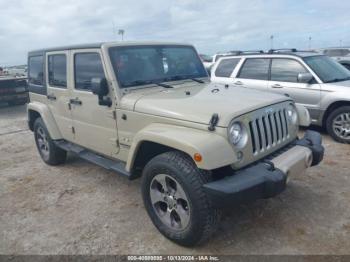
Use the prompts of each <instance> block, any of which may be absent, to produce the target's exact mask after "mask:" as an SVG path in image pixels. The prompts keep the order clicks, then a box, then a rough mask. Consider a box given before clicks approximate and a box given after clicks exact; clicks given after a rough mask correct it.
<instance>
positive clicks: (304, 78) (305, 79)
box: [298, 73, 314, 84]
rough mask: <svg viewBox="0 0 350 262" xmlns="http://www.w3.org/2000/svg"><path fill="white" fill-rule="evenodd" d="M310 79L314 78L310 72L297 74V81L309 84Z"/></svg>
mask: <svg viewBox="0 0 350 262" xmlns="http://www.w3.org/2000/svg"><path fill="white" fill-rule="evenodd" d="M312 79H314V77H313V75H312V74H311V73H299V74H298V82H299V83H307V84H309V83H310V82H311V81H312Z"/></svg>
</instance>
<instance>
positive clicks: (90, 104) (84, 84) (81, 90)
mask: <svg viewBox="0 0 350 262" xmlns="http://www.w3.org/2000/svg"><path fill="white" fill-rule="evenodd" d="M71 66H72V70H73V72H74V75H73V81H72V94H71V100H70V101H71V102H70V104H71V108H72V118H73V125H74V132H75V143H77V144H78V145H81V146H83V147H86V148H89V149H91V150H93V151H95V152H98V153H101V154H103V155H107V156H108V155H109V156H114V155H116V154H117V153H118V152H119V147H118V142H117V124H116V119H115V118H116V117H115V110H114V108H115V99H114V97H115V95H113V94H114V92H113V91H112V89H111V88H110V90H109V94H108V97H109V98H110V99H111V101H112V105H111V106H104V105H99V101H98V96H97V95H94V94H93V93H92V91H91V80H92V79H93V78H100V79H103V78H106V75H105V72H106V71H105V66H104V64H103V60H102V56H101V52H100V50H99V49H85V50H75V51H74V50H73V51H72V54H71Z"/></svg>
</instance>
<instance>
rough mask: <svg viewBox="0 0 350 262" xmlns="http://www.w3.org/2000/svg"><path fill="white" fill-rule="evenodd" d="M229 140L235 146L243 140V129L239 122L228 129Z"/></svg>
mask: <svg viewBox="0 0 350 262" xmlns="http://www.w3.org/2000/svg"><path fill="white" fill-rule="evenodd" d="M228 136H229V140H230V142H231V143H232V144H234V145H237V144H238V143H239V141H241V139H242V138H243V128H242V125H241V123H240V122H234V123H232V125H231V126H230V127H229V129H228Z"/></svg>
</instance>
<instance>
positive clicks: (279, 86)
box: [271, 84, 283, 88]
mask: <svg viewBox="0 0 350 262" xmlns="http://www.w3.org/2000/svg"><path fill="white" fill-rule="evenodd" d="M271 87H272V88H283V86H281V85H280V84H274V85H272V86H271Z"/></svg>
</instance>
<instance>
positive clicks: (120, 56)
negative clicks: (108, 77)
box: [109, 45, 208, 88]
mask: <svg viewBox="0 0 350 262" xmlns="http://www.w3.org/2000/svg"><path fill="white" fill-rule="evenodd" d="M109 55H110V58H111V62H112V65H113V69H114V72H115V74H116V76H117V79H118V82H119V86H120V87H121V88H126V87H131V86H139V85H145V84H152V83H161V82H167V81H174V80H182V79H191V78H200V77H208V75H207V72H206V70H205V69H204V67H203V64H202V62H201V60H200V59H199V57H198V55H197V53H196V51H195V50H194V48H192V47H190V46H162V45H155V46H123V47H112V48H110V50H109Z"/></svg>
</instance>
